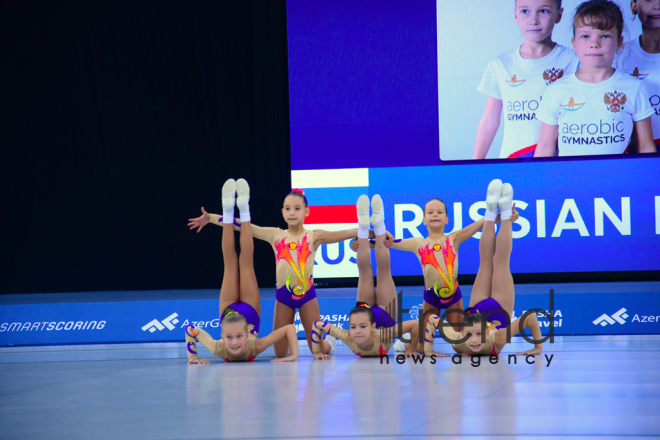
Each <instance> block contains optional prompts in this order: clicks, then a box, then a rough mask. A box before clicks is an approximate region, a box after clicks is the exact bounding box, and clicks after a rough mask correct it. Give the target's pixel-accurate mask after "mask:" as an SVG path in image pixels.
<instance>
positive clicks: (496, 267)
mask: <svg viewBox="0 0 660 440" xmlns="http://www.w3.org/2000/svg"><path fill="white" fill-rule="evenodd" d="M512 248H513V239H512V225H511V220H503V221H502V224H501V225H500V232H499V233H498V234H497V250H496V251H495V256H494V257H493V281H492V284H493V293H492V297H493V299H495V300H496V301H497V302H498V303H500V305H501V306H502V308H503V309H504V310H506V311H507V312H508V313H509V316H512V313H513V304H514V300H515V290H514V286H513V277H512V276H511V268H510V267H509V262H510V259H511V250H512Z"/></svg>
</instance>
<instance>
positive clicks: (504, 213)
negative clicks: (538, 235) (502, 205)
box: [500, 208, 513, 220]
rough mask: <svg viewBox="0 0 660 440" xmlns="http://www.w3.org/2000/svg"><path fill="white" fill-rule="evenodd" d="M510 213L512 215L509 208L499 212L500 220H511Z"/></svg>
mask: <svg viewBox="0 0 660 440" xmlns="http://www.w3.org/2000/svg"><path fill="white" fill-rule="evenodd" d="M512 213H513V210H512V209H511V208H509V209H506V210H504V211H502V212H500V220H509V219H510V218H511V214H512Z"/></svg>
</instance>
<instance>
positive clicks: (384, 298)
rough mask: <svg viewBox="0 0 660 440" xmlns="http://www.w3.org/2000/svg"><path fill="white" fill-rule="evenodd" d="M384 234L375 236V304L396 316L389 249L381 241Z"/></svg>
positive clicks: (394, 288)
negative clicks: (376, 288) (376, 287)
mask: <svg viewBox="0 0 660 440" xmlns="http://www.w3.org/2000/svg"><path fill="white" fill-rule="evenodd" d="M384 241H385V234H383V235H378V236H376V264H377V266H378V267H377V269H376V283H377V286H378V290H377V291H376V304H377V305H378V307H380V308H381V309H383V310H385V311H387V313H388V314H389V315H390V316H392V317H396V316H397V306H396V286H395V285H394V280H393V279H392V269H391V267H390V250H389V248H387V247H386V246H385V244H384V243H383V242H384Z"/></svg>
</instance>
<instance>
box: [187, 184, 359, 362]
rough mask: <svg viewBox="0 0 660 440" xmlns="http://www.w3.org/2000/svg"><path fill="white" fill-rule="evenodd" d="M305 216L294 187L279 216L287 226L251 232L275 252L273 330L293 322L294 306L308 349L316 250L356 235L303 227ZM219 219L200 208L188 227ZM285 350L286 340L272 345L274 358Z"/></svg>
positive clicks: (325, 346) (327, 344)
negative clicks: (199, 214) (275, 281)
mask: <svg viewBox="0 0 660 440" xmlns="http://www.w3.org/2000/svg"><path fill="white" fill-rule="evenodd" d="M223 209H224V208H223ZM224 215H225V214H224V213H223V216H224ZM308 215H309V207H308V205H307V197H305V194H304V193H303V191H302V190H300V189H294V190H293V191H291V192H290V193H289V194H288V195H287V196H286V198H285V199H284V206H283V208H282V216H283V217H284V221H285V222H286V223H287V225H288V229H280V228H264V227H260V226H256V225H252V231H253V234H254V237H255V238H258V239H260V240H264V241H267V242H268V243H270V245H271V246H272V247H273V250H274V251H275V259H276V265H277V266H276V277H277V291H276V293H275V298H276V301H275V315H274V317H273V329H274V330H277V329H279V328H281V327H283V326H285V325H288V324H293V320H294V317H295V312H296V308H298V309H300V319H301V321H302V325H303V327H304V328H305V335H306V336H307V344H308V345H309V348H310V350H311V349H312V327H313V324H314V322H315V321H317V320H319V319H320V317H321V315H320V311H319V303H318V300H317V298H316V289H314V284H313V278H314V277H313V273H312V272H313V268H314V256H315V255H316V250H317V249H318V247H319V246H320V245H322V244H329V243H337V242H340V241H344V240H348V239H350V238H353V237H355V235H356V233H357V229H350V230H346V231H333V232H330V231H323V230H318V229H317V230H313V231H310V230H307V229H305V227H304V221H305V217H307V216H308ZM222 219H223V217H221V216H219V215H216V214H208V213H207V212H206V211H205V210H204V208H202V215H201V216H200V217H198V218H195V219H190V220H189V223H188V226H189V227H190V229H194V228H197V232H199V231H200V230H201V229H202V228H203V227H204V226H206V224H208V223H209V222H211V223H213V224H216V225H219V224H221V223H220V222H221V220H222ZM241 220H242V219H241ZM237 226H238V224H237ZM335 342H336V341H335V339H334V338H328V339H327V340H326V341H324V342H323V343H322V347H321V348H322V351H323V353H326V354H327V353H331V352H332V351H333V350H334V344H335ZM287 350H288V347H287V344H286V341H281V342H280V343H277V344H275V355H276V356H277V357H282V356H286V354H287Z"/></svg>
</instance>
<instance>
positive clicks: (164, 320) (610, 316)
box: [0, 283, 660, 346]
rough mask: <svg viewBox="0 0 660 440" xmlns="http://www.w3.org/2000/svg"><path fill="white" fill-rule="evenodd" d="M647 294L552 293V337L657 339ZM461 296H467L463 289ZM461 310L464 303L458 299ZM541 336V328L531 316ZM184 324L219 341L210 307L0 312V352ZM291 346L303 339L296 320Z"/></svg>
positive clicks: (328, 316) (96, 306) (179, 330)
mask: <svg viewBox="0 0 660 440" xmlns="http://www.w3.org/2000/svg"><path fill="white" fill-rule="evenodd" d="M657 284H658V286H659V288H658V289H647V291H639V292H627V293H625V294H621V293H618V292H604V293H558V294H555V295H554V308H555V312H554V317H553V318H554V319H553V324H554V326H555V334H556V335H576V334H581V335H585V334H586V335H616V334H660V283H657ZM466 290H468V289H466ZM274 302H275V300H274V299H272V298H264V299H262V310H261V331H260V333H261V335H266V334H268V333H270V332H271V330H272V322H273V307H274ZM464 302H465V305H466V306H467V305H468V304H469V295H465V299H464ZM421 304H422V296H421V295H404V296H403V308H404V309H408V310H409V311H408V312H406V313H404V314H403V319H404V320H408V319H417V317H418V311H419V310H420V309H421ZM354 305H355V298H352V297H340V298H321V299H320V306H321V313H322V315H323V316H322V319H324V320H327V321H329V322H331V323H332V324H335V325H338V326H341V327H344V328H347V326H348V312H349V311H350V309H351V308H352V307H353V306H354ZM531 308H540V309H543V310H546V311H547V310H549V308H550V295H549V293H534V294H522V295H521V294H519V295H517V297H516V304H515V309H514V318H515V317H519V316H521V315H522V314H523V313H524V312H525V311H526V310H529V309H531ZM539 321H540V322H541V326H542V329H543V334H544V335H545V334H547V331H548V327H549V325H550V323H549V321H548V320H547V319H546V318H545V317H544V316H542V315H541V316H539ZM189 323H192V324H195V325H198V326H200V327H204V328H205V329H206V330H207V331H208V332H209V333H210V334H211V335H212V336H213V337H214V338H219V337H220V327H219V319H218V301H217V299H215V300H210V299H209V300H173V301H123V302H104V303H67V304H61V303H51V304H19V305H0V346H10V345H46V344H92V343H121V342H164V341H183V340H184V336H183V335H184V328H185V326H186V325H187V324H189ZM295 324H296V327H297V329H298V330H299V332H298V336H299V338H304V333H303V332H302V326H301V323H300V319H299V317H298V315H297V314H296V321H295Z"/></svg>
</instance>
